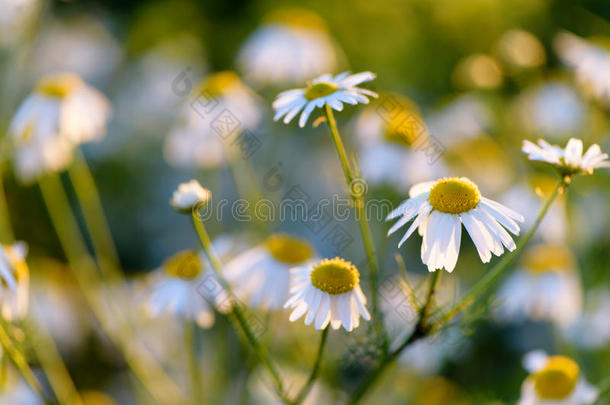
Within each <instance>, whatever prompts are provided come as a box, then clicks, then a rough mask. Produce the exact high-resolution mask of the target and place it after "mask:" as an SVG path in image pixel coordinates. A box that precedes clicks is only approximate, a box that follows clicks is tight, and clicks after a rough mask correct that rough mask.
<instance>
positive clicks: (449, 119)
mask: <svg viewBox="0 0 610 405" xmlns="http://www.w3.org/2000/svg"><path fill="white" fill-rule="evenodd" d="M425 122H426V124H427V125H428V129H429V131H430V133H431V134H432V135H434V136H435V137H437V138H438V139H439V140H440V141H441V142H442V143H443V145H445V146H446V147H448V148H449V147H451V145H453V144H455V143H456V142H460V141H462V140H464V139H472V138H477V137H479V136H480V135H481V134H482V133H486V132H487V131H488V130H489V129H490V127H491V125H492V113H491V111H490V110H489V107H488V106H487V105H486V104H485V103H483V102H482V101H481V100H480V99H479V98H477V97H475V96H474V95H472V94H466V95H464V96H460V97H458V98H456V99H455V100H453V101H451V102H449V103H447V104H446V105H444V106H443V107H441V108H440V109H438V110H437V111H435V112H433V113H432V114H430V115H428V116H427V117H426V119H425Z"/></svg>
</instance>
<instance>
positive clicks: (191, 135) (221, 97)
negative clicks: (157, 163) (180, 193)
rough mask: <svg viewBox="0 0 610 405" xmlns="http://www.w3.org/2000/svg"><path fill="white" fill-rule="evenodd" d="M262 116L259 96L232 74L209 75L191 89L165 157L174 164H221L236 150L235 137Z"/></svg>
mask: <svg viewBox="0 0 610 405" xmlns="http://www.w3.org/2000/svg"><path fill="white" fill-rule="evenodd" d="M262 117H263V110H262V103H261V101H260V99H259V97H258V96H257V95H256V94H255V93H254V92H253V91H252V90H251V89H250V88H249V87H248V86H246V85H245V84H244V83H243V82H242V81H241V80H240V78H239V77H238V76H237V75H236V74H235V73H233V72H230V71H225V72H217V73H214V74H211V75H209V76H207V77H206V78H205V79H203V80H202V81H201V83H200V84H199V85H198V86H197V87H196V88H195V89H194V94H193V96H192V97H190V98H189V101H188V102H187V103H185V105H184V106H183V109H182V111H181V115H180V117H179V119H178V121H177V122H176V124H175V125H174V127H173V128H172V129H171V131H170V133H169V135H168V136H167V138H166V139H165V145H164V156H165V160H167V162H168V163H169V164H171V165H172V166H176V167H192V166H195V167H204V168H213V167H218V166H221V165H223V164H224V163H225V162H226V161H227V156H226V155H227V154H228V153H230V152H236V151H238V150H239V147H238V146H236V145H238V144H237V143H236V142H235V136H237V134H238V133H240V132H242V131H246V130H247V131H254V130H256V128H257V127H258V125H259V124H260V122H261V120H262ZM245 133H246V134H247V132H245ZM245 140H246V138H244V142H245Z"/></svg>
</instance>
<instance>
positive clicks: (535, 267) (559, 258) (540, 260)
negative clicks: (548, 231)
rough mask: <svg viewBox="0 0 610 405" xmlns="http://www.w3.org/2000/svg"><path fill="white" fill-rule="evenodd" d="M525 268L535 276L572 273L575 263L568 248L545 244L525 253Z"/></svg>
mask: <svg viewBox="0 0 610 405" xmlns="http://www.w3.org/2000/svg"><path fill="white" fill-rule="evenodd" d="M523 267H524V268H525V269H526V270H528V271H530V272H531V273H534V274H541V273H545V272H547V271H557V272H561V271H570V270H571V269H573V268H574V267H575V261H574V257H573V256H572V253H571V252H570V250H569V249H568V248H567V247H565V246H562V245H552V244H545V245H538V246H534V247H532V248H530V249H529V250H528V251H527V252H526V253H525V255H524V256H523Z"/></svg>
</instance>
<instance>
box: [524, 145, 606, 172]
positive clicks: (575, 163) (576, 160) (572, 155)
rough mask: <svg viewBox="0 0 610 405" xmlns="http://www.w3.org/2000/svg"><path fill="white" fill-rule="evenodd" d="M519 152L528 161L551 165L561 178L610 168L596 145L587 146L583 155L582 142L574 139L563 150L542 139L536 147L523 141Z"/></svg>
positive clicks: (603, 154)
mask: <svg viewBox="0 0 610 405" xmlns="http://www.w3.org/2000/svg"><path fill="white" fill-rule="evenodd" d="M521 150H522V151H523V153H525V154H527V155H528V158H529V159H530V160H536V161H540V162H547V163H550V164H552V165H553V166H555V167H556V168H557V169H558V170H559V171H560V172H561V174H562V175H563V176H571V175H574V174H593V171H594V170H595V169H599V168H602V167H610V161H608V160H607V159H608V154H607V153H603V152H602V150H601V149H600V147H599V145H598V144H593V145H591V146H589V149H587V151H586V152H585V154H584V155H583V153H582V152H583V145H582V140H580V139H576V138H570V140H569V141H568V144H567V145H566V147H565V149H562V148H560V147H559V146H556V145H551V144H549V143H548V142H546V141H545V140H543V139H539V140H538V145H536V144H534V143H532V142H530V141H528V140H524V141H523V147H522V148H521Z"/></svg>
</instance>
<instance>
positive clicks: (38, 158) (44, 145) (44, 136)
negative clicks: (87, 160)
mask: <svg viewBox="0 0 610 405" xmlns="http://www.w3.org/2000/svg"><path fill="white" fill-rule="evenodd" d="M109 116H110V103H109V102H108V100H107V99H106V97H105V96H104V95H103V94H102V93H100V92H99V91H97V90H95V89H94V88H92V87H90V86H88V85H87V84H86V83H85V82H83V80H82V79H81V78H80V77H79V76H78V75H76V74H74V73H58V74H53V75H48V76H45V77H43V78H42V79H40V80H39V82H38V84H37V85H36V88H35V89H34V91H33V92H32V93H31V94H30V95H29V96H28V97H27V98H26V99H25V100H24V101H23V103H22V104H21V106H20V107H19V108H18V110H17V112H16V113H15V116H14V117H13V119H12V121H11V124H10V127H9V130H8V138H9V140H10V142H11V145H12V147H13V148H14V166H15V173H16V175H17V178H18V179H19V180H20V181H22V182H30V181H33V180H35V179H36V178H37V177H39V176H40V175H41V174H43V173H45V172H46V171H62V170H64V169H65V168H66V167H67V166H68V165H69V164H70V162H71V160H72V152H73V149H74V148H75V147H76V146H77V145H79V144H81V143H85V142H90V141H94V140H99V139H100V138H102V137H103V136H104V134H105V132H106V123H107V121H108V118H109Z"/></svg>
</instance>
